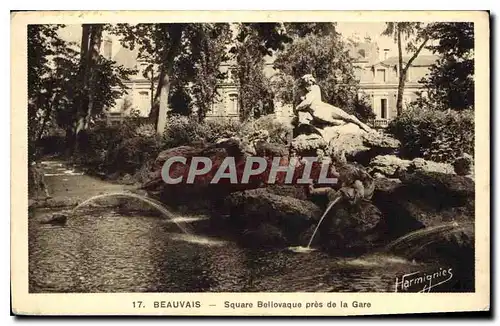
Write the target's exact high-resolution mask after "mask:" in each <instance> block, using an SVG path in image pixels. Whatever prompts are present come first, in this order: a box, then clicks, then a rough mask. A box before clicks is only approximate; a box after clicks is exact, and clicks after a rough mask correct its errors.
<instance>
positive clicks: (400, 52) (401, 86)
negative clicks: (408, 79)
mask: <svg viewBox="0 0 500 326" xmlns="http://www.w3.org/2000/svg"><path fill="white" fill-rule="evenodd" d="M396 33H397V36H396V37H397V42H398V69H399V82H398V95H397V99H396V110H397V114H398V116H400V115H401V114H402V113H403V93H404V91H405V76H406V70H405V69H404V68H403V48H402V45H401V29H400V28H399V25H398V24H396Z"/></svg>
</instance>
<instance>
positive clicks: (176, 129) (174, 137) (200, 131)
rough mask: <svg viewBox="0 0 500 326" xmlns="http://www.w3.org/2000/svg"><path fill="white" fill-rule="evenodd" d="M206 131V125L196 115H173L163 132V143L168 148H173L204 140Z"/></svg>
mask: <svg viewBox="0 0 500 326" xmlns="http://www.w3.org/2000/svg"><path fill="white" fill-rule="evenodd" d="M206 131H207V129H206V126H205V125H203V124H201V123H199V122H198V120H197V119H196V118H194V117H187V116H183V115H172V116H170V117H169V118H168V121H167V124H166V129H165V132H164V133H163V145H164V147H166V148H172V147H177V146H182V145H190V144H193V143H195V142H199V141H204V140H205V136H206Z"/></svg>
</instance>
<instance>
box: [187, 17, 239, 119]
mask: <svg viewBox="0 0 500 326" xmlns="http://www.w3.org/2000/svg"><path fill="white" fill-rule="evenodd" d="M196 33H197V34H196ZM196 33H195V35H194V36H193V37H192V38H191V43H193V48H194V49H196V52H194V53H193V54H192V55H191V57H193V56H194V57H195V58H194V60H193V58H189V59H188V60H187V64H191V65H193V62H194V72H193V76H192V78H190V81H191V82H192V83H193V86H192V88H191V93H192V98H193V105H194V106H195V107H196V108H197V115H198V119H199V121H202V120H203V119H204V118H205V116H206V113H207V112H208V111H209V110H210V107H211V106H212V104H213V103H214V102H215V100H217V98H218V92H217V86H218V84H219V83H220V81H221V80H222V79H223V78H225V74H224V73H222V72H221V71H220V65H221V63H223V62H225V61H227V60H228V59H229V57H228V51H227V44H228V43H229V42H230V41H231V37H232V33H231V30H230V28H229V24H202V25H201V26H200V27H199V28H198V29H197V30H196Z"/></svg>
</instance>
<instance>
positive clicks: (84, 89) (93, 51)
mask: <svg viewBox="0 0 500 326" xmlns="http://www.w3.org/2000/svg"><path fill="white" fill-rule="evenodd" d="M103 27H104V25H103V24H83V25H82V40H81V43H80V63H79V70H78V71H79V85H80V86H81V88H79V92H78V95H79V96H78V101H76V102H75V105H76V106H77V108H76V110H75V111H76V112H77V115H78V120H77V126H76V130H75V135H76V136H78V133H79V132H80V131H82V130H85V129H87V128H88V125H89V122H90V118H91V116H92V111H93V109H94V92H93V90H91V85H93V84H95V79H96V74H97V72H96V65H97V61H98V59H99V51H100V48H101V43H102V31H103Z"/></svg>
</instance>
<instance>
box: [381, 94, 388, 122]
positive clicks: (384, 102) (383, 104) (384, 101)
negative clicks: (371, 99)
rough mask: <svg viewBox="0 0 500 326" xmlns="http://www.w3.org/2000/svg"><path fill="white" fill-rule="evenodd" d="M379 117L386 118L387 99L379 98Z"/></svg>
mask: <svg viewBox="0 0 500 326" xmlns="http://www.w3.org/2000/svg"><path fill="white" fill-rule="evenodd" d="M380 117H381V118H382V119H387V99H385V98H382V99H380Z"/></svg>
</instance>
